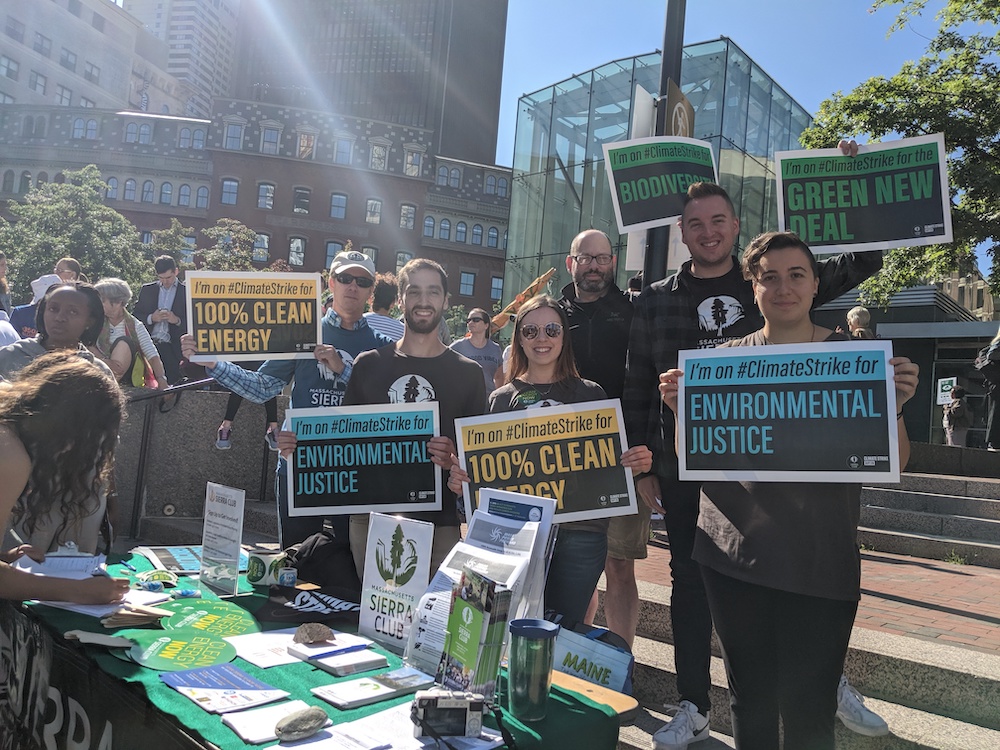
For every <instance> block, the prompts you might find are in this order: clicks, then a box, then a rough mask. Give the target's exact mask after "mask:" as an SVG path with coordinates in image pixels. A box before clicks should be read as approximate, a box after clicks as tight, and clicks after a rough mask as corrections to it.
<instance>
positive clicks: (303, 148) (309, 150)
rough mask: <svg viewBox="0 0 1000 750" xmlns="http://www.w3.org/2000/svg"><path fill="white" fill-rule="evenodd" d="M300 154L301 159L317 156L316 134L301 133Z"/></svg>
mask: <svg viewBox="0 0 1000 750" xmlns="http://www.w3.org/2000/svg"><path fill="white" fill-rule="evenodd" d="M298 155H299V158H300V159H314V158H316V134H315V133H299V148H298Z"/></svg>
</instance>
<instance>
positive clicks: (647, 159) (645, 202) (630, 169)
mask: <svg viewBox="0 0 1000 750" xmlns="http://www.w3.org/2000/svg"><path fill="white" fill-rule="evenodd" d="M604 166H605V169H606V170H607V173H608V181H609V182H610V184H611V199H612V202H613V203H614V207H615V218H616V219H617V220H618V231H619V232H621V233H622V234H625V233H626V232H635V231H637V230H640V229H651V228H652V227H661V226H664V225H665V224H670V223H671V222H673V221H676V220H677V218H678V217H680V215H681V213H682V211H683V210H684V196H685V195H686V194H687V189H688V185H691V184H692V183H694V182H718V177H717V176H716V169H715V154H713V153H712V147H711V145H709V144H708V143H706V142H705V141H699V140H697V139H695V138H681V137H679V136H657V137H655V138H636V139H634V140H631V141H622V142H620V143H605V144H604Z"/></svg>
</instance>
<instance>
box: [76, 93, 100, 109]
mask: <svg viewBox="0 0 1000 750" xmlns="http://www.w3.org/2000/svg"><path fill="white" fill-rule="evenodd" d="M80 106H81V107H83V108H84V109H93V108H94V107H96V106H97V102H95V101H94V100H93V99H88V98H87V97H85V96H81V97H80Z"/></svg>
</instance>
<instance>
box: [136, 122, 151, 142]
mask: <svg viewBox="0 0 1000 750" xmlns="http://www.w3.org/2000/svg"><path fill="white" fill-rule="evenodd" d="M152 142H153V126H152V125H150V124H149V123H147V122H144V123H143V124H142V125H140V126H139V143H143V144H147V145H148V144H150V143H152Z"/></svg>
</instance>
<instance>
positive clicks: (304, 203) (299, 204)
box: [292, 188, 310, 214]
mask: <svg viewBox="0 0 1000 750" xmlns="http://www.w3.org/2000/svg"><path fill="white" fill-rule="evenodd" d="M309 196H310V190H309V188H295V192H294V194H293V195H292V212H293V213H297V214H307V213H309Z"/></svg>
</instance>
